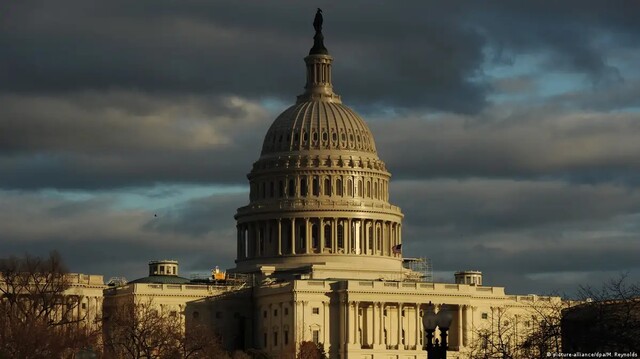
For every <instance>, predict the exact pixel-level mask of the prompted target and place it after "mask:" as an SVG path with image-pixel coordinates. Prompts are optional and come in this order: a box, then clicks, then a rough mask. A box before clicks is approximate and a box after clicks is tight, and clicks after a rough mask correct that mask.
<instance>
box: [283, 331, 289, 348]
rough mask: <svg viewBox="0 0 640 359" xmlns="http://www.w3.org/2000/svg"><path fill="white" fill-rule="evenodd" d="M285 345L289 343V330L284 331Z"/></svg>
mask: <svg viewBox="0 0 640 359" xmlns="http://www.w3.org/2000/svg"><path fill="white" fill-rule="evenodd" d="M284 345H289V331H288V330H285V331H284Z"/></svg>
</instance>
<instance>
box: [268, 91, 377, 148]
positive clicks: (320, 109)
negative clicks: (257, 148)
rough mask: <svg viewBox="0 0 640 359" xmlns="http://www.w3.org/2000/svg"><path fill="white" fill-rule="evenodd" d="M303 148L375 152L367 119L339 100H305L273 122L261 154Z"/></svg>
mask: <svg viewBox="0 0 640 359" xmlns="http://www.w3.org/2000/svg"><path fill="white" fill-rule="evenodd" d="M301 150H342V151H358V152H368V153H372V154H374V155H375V154H376V146H375V143H374V141H373V136H372V135H371V131H370V130H369V127H367V125H366V123H365V122H364V121H363V120H362V118H360V116H358V114H356V113H355V112H354V111H353V110H351V109H350V108H349V107H347V106H345V105H343V104H342V103H340V102H332V101H303V102H298V103H296V104H295V105H293V106H291V107H289V108H288V109H286V110H285V111H284V112H283V113H282V114H280V116H278V118H276V120H275V121H274V122H273V124H272V125H271V127H270V128H269V131H267V135H266V136H265V139H264V143H263V145H262V155H265V154H270V153H278V152H290V151H301Z"/></svg>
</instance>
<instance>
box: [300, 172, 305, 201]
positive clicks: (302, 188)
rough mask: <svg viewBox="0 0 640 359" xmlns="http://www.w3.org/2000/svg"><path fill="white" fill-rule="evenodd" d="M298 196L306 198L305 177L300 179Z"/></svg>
mask: <svg viewBox="0 0 640 359" xmlns="http://www.w3.org/2000/svg"><path fill="white" fill-rule="evenodd" d="M300 196H301V197H306V196H307V176H302V177H300Z"/></svg>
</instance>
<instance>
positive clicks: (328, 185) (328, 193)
mask: <svg viewBox="0 0 640 359" xmlns="http://www.w3.org/2000/svg"><path fill="white" fill-rule="evenodd" d="M324 195H325V196H331V178H329V177H326V178H325V179H324Z"/></svg>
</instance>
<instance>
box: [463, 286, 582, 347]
mask: <svg viewBox="0 0 640 359" xmlns="http://www.w3.org/2000/svg"><path fill="white" fill-rule="evenodd" d="M570 305H572V303H571V302H568V301H559V300H553V297H540V298H537V300H535V301H534V300H532V301H531V302H530V303H529V305H527V306H526V307H524V308H520V309H519V310H514V309H509V308H495V310H494V311H493V314H494V315H492V316H491V318H489V319H490V320H491V321H490V322H489V323H488V324H487V325H485V326H483V327H480V328H476V329H475V335H476V337H477V338H478V340H476V341H475V342H474V343H472V345H471V350H470V351H469V358H471V359H490V358H504V359H510V358H511V359H520V358H527V359H533V358H547V353H560V352H562V347H561V343H562V342H561V330H560V323H561V318H562V311H563V310H564V309H565V308H567V307H569V306H570Z"/></svg>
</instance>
